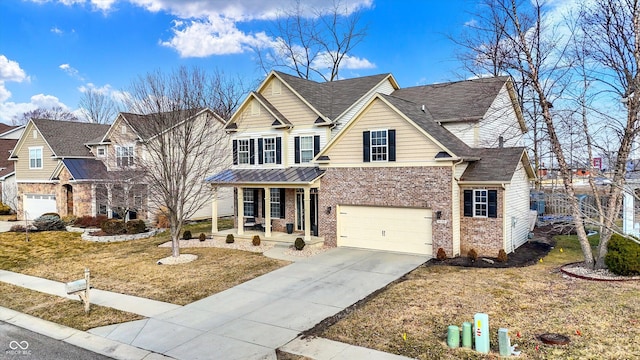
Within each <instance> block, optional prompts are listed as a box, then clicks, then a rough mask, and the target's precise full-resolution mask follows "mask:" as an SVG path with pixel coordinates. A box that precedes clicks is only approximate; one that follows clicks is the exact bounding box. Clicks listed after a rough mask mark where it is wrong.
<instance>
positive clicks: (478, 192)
mask: <svg viewBox="0 0 640 360" xmlns="http://www.w3.org/2000/svg"><path fill="white" fill-rule="evenodd" d="M482 193H484V194H482ZM478 197H480V199H482V198H483V197H484V201H482V200H480V201H478ZM482 205H484V209H483V208H482ZM472 209H473V217H477V218H487V217H489V190H487V189H473V208H472ZM483 212H484V215H483V214H482V213H483Z"/></svg>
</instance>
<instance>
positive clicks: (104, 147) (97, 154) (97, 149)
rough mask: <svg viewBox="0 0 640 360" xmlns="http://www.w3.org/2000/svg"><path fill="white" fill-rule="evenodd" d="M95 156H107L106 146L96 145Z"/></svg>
mask: <svg viewBox="0 0 640 360" xmlns="http://www.w3.org/2000/svg"><path fill="white" fill-rule="evenodd" d="M100 150H102V154H100ZM96 156H97V157H105V156H107V148H106V146H98V147H96Z"/></svg>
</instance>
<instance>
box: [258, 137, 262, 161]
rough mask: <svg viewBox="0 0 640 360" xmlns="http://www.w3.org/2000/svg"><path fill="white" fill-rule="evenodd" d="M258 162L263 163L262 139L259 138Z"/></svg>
mask: <svg viewBox="0 0 640 360" xmlns="http://www.w3.org/2000/svg"><path fill="white" fill-rule="evenodd" d="M258 164H262V139H261V138H260V139H258Z"/></svg>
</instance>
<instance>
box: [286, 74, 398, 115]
mask: <svg viewBox="0 0 640 360" xmlns="http://www.w3.org/2000/svg"><path fill="white" fill-rule="evenodd" d="M274 72H275V73H276V74H277V75H278V76H279V77H280V78H282V80H284V81H285V82H286V83H287V84H288V85H289V86H291V87H292V88H293V89H294V90H295V91H296V92H297V93H298V94H300V96H302V97H303V98H304V99H305V100H306V101H307V102H309V104H311V106H313V107H314V108H315V109H316V110H318V111H319V112H320V113H321V114H322V115H324V116H326V117H328V118H329V119H331V120H335V118H336V117H337V116H339V115H340V114H342V113H343V112H344V111H345V110H347V109H348V108H349V107H350V106H351V105H353V104H354V103H355V102H356V101H358V100H359V99H360V98H361V97H363V96H364V95H365V94H366V93H367V92H368V91H370V90H371V89H373V87H375V86H376V85H378V84H379V83H380V82H381V81H382V80H384V79H386V78H387V77H389V76H390V75H391V74H378V75H371V76H364V77H359V78H353V79H345V80H336V81H327V82H321V83H320V82H315V81H311V80H306V79H302V78H299V77H297V76H293V75H289V74H286V73H283V72H280V71H274Z"/></svg>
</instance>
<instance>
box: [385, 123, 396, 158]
mask: <svg viewBox="0 0 640 360" xmlns="http://www.w3.org/2000/svg"><path fill="white" fill-rule="evenodd" d="M387 135H388V136H389V139H388V140H389V161H396V131H395V130H389V131H387Z"/></svg>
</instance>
